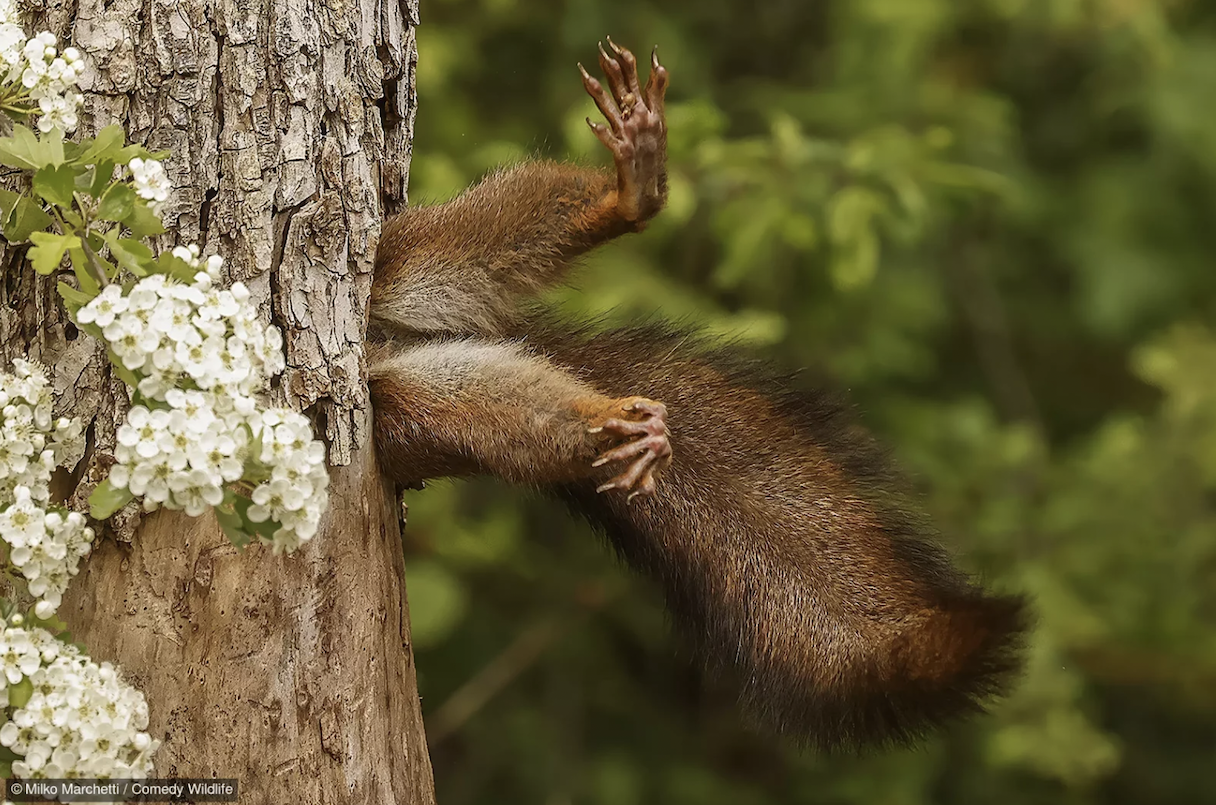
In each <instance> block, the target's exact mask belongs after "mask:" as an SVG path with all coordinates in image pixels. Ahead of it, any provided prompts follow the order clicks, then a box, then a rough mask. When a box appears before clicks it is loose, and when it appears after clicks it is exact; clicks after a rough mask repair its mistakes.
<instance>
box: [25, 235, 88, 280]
mask: <svg viewBox="0 0 1216 805" xmlns="http://www.w3.org/2000/svg"><path fill="white" fill-rule="evenodd" d="M30 240H31V241H33V243H34V248H32V249H30V255H29V257H30V264H31V265H33V266H34V270H35V271H37V272H38V273H39V274H50V273H51V272H52V271H54V270H55V269H57V268H59V264H60V263H62V262H63V253H64V252H66V251H67V250H68V249H78V248H80V238H78V237H76V236H75V235H55V234H52V233H50V232H32V233H30Z"/></svg>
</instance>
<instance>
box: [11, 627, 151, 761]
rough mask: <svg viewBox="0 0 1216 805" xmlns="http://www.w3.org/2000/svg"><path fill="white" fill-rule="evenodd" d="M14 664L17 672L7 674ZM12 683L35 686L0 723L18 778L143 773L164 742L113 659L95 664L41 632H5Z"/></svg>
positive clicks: (75, 650) (146, 706)
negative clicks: (156, 736)
mask: <svg viewBox="0 0 1216 805" xmlns="http://www.w3.org/2000/svg"><path fill="white" fill-rule="evenodd" d="M10 666H11V669H12V670H13V672H14V673H15V674H16V679H15V680H14V678H13V676H14V674H13V673H10ZM0 668H3V670H4V677H2V678H0V680H9V682H8V684H15V683H16V682H19V681H20V680H21V678H22V677H26V678H28V679H29V681H30V684H31V686H32V688H33V691H32V693H31V695H30V697H29V699H28V701H26V703H25V705H24V706H22V707H18V708H15V709H13V710H12V711H11V720H9V721H7V722H5V723H4V724H3V726H0V745H3V746H5V747H7V748H8V749H9V750H11V751H12V752H13V753H14V754H16V755H17V756H18V758H19V759H18V760H14V761H13V765H12V768H13V773H14V775H15V776H18V777H31V776H39V777H56V778H62V777H109V778H118V777H121V778H144V777H147V776H148V775H150V774H151V773H152V758H153V755H154V754H155V753H156V751H157V749H158V748H159V746H160V743H159V742H158V741H156V740H154V739H153V738H152V736H150V735H148V733H147V728H148V704H147V701H146V700H145V699H144V696H143V694H142V693H140V692H139V691H138V690H136V689H135V688H133V687H131V686H130V685H128V684H127V683H126V682H125V681H124V680H123V678H122V675H121V674H120V673H119V672H118V670H117V669H116V668H114V667H113V666H112V665H110V664H109V663H102V664H100V665H99V664H97V663H95V662H93V661H92V660H91V659H89V657H88V656H86V655H84V654H82V653H80V652H79V651H78V650H77V649H75V648H74V647H72V646H68V645H65V644H63V643H60V642H59V641H57V640H56V639H55V638H54V637H53V636H52V635H51V634H50V633H49V632H47V631H46V630H44V629H32V630H30V631H28V632H26V631H24V630H22V629H18V628H9V629H6V630H5V631H4V632H3V633H2V634H0Z"/></svg>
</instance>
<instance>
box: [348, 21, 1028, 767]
mask: <svg viewBox="0 0 1216 805" xmlns="http://www.w3.org/2000/svg"><path fill="white" fill-rule="evenodd" d="M608 44H609V48H610V50H611V53H609V52H608V51H607V50H605V48H604V47H603V45H602V44H601V45H600V47H599V65H600V68H601V69H602V71H603V74H604V76H605V77H606V84H607V89H605V87H604V84H602V83H601V82H600V81H599V80H597V79H596V78H594V77H592V76H591V75H590V74H589V73H588V72H587V71H586V69H584V68H583V66H582V65H581V64H580V65H579V70H580V72H581V73H582V80H583V85H584V88H585V89H586V91H587V93H588V94H589V95H590V96H591V98H592V99H593V100H594V102H595V104H596V106H597V107H598V108H599V111H600V112H601V113H602V114H603V116H604V118H605V120H606V121H607V122H606V123H602V122H592V121H591V119H590V118H588V120H587V123H588V125H589V126H590V127H591V130H592V132H594V134H595V136H596V137H597V138H599V140H600V141H601V142H602V143H603V144H604V146H606V147H607V148H608V150H609V151H610V152H611V154H612V157H613V162H614V163H615V170H613V171H607V170H597V169H591V168H584V167H576V166H573V165H567V164H559V163H555V162H549V161H531V162H526V163H524V164H521V165H518V166H516V167H513V168H510V169H506V170H500V171H498V172H495V173H493V174H492V175H490V176H489V177H487V178H485V179H484V180H483V181H481V182H480V183H479V184H476V185H475V186H473V187H472V188H471V189H469V190H467V191H466V192H465V193H464V194H463V195H460V196H459V197H457V198H455V199H454V200H452V201H449V202H447V203H443V204H438V205H434V206H423V207H417V208H411V209H407V210H406V211H405V212H404V213H402V214H401V215H399V216H397V217H395V218H393V219H390V220H389V221H387V222H386V223H385V226H384V229H383V233H382V236H381V240H380V243H379V246H378V249H377V253H376V261H375V273H374V278H373V284H372V293H371V307H370V319H371V325H370V327H369V340H368V346H367V350H368V351H367V354H368V366H369V368H368V382H369V387H370V392H371V398H372V407H373V411H374V435H375V444H376V449H377V451H378V455H379V460H380V462H381V466H382V468H383V471H384V472H385V473H386V474H387V475H388V476H390V477H391V479H392V480H393V481H394V482H396V483H397V484H398V485H400V486H409V485H416V484H417V483H418V482H419V481H422V480H425V479H428V478H434V477H443V476H470V475H475V474H488V475H492V476H496V477H498V478H501V479H505V480H506V481H509V482H513V483H517V484H524V485H528V486H530V487H534V488H536V489H539V490H542V491H544V492H546V493H548V494H550V495H552V496H554V497H557V498H560V499H562V500H564V501H566V502H567V503H569V504H570V505H571V506H572V507H573V508H574V509H575V511H576V512H578V513H580V514H581V515H583V516H584V517H585V518H586V519H588V520H589V521H591V522H592V524H594V525H596V526H598V528H599V529H600V530H602V531H603V532H605V533H606V534H607V536H608V538H609V540H610V541H611V543H612V544H613V546H614V547H615V549H616V551H617V552H618V553H619V554H620V556H621V557H622V558H623V559H624V560H625V561H626V563H627V564H629V565H631V566H632V567H634V568H635V569H637V570H639V571H640V572H641V573H642V574H643V575H645V576H647V577H649V578H650V579H652V580H654V581H656V582H657V583H658V584H659V585H660V586H661V587H662V589H663V591H664V593H665V598H666V602H667V605H668V608H669V609H670V611H671V613H672V615H673V618H674V620H675V622H676V625H677V627H678V628H679V629H680V631H682V632H683V633H684V634H685V635H686V637H687V638H688V639H689V640H690V642H691V644H692V646H693V648H694V649H695V651H696V654H697V655H698V657H699V658H700V660H701V661H702V662H703V664H704V665H706V666H707V667H708V668H709V670H710V671H712V672H716V673H719V674H725V675H726V676H727V677H728V678H731V679H733V680H734V681H735V682H736V683H737V685H738V688H739V698H740V704H741V706H742V708H743V710H744V712H745V713H746V714H748V715H749V716H750V717H751V719H752V720H753V721H754V722H757V723H758V724H759V726H761V727H762V728H767V729H768V730H770V731H772V732H775V733H778V734H783V735H787V736H792V737H793V738H794V739H795V740H797V741H799V742H800V743H803V744H809V745H812V746H814V747H818V748H822V749H829V750H830V749H834V748H845V749H855V748H861V747H863V746H866V745H874V744H878V745H885V744H899V743H907V742H909V741H911V740H912V739H915V738H917V737H919V736H921V735H923V734H924V733H926V732H927V731H928V730H930V729H931V728H934V727H936V726H937V725H939V724H941V723H943V722H946V721H948V720H952V719H953V718H955V717H957V716H961V715H964V714H967V713H971V712H976V711H979V710H982V709H983V705H984V703H985V701H986V700H987V699H988V698H989V697H990V696H991V695H993V694H996V693H999V692H1000V691H1001V689H1002V687H1003V683H1005V682H1006V681H1008V679H1009V678H1010V676H1011V675H1012V674H1014V673H1015V672H1016V670H1017V668H1018V665H1019V656H1018V655H1019V651H1018V649H1019V647H1020V643H1021V637H1022V635H1023V633H1024V631H1025V629H1026V626H1027V617H1026V614H1025V606H1024V602H1023V601H1022V599H1021V598H1020V597H1017V596H1003V595H994V594H990V593H987V592H985V591H984V590H983V589H982V588H981V587H980V586H978V585H977V584H976V583H975V582H973V581H972V580H970V579H969V578H968V577H967V576H965V575H964V574H963V573H961V572H960V571H958V570H956V569H955V568H954V567H953V566H952V564H951V562H950V559H949V558H948V556H947V555H946V553H945V552H944V551H943V550H942V549H941V548H940V547H939V546H938V544H937V543H936V542H935V538H934V534H933V532H932V531H931V529H930V528H929V527H928V525H927V524H926V523H924V522H923V518H922V517H921V516H919V515H918V514H916V513H915V511H914V508H912V507H909V506H907V505H905V503H904V501H906V500H907V498H908V497H909V496H908V495H906V494H905V493H904V492H902V491H901V487H900V483H899V481H898V479H897V476H895V475H894V474H893V473H892V471H891V470H890V469H889V465H888V462H887V460H886V459H885V457H884V453H883V451H882V450H881V449H880V448H879V447H878V446H877V445H876V443H875V442H874V440H873V439H872V438H871V437H870V436H869V435H867V434H866V433H865V432H864V431H863V430H861V429H860V428H859V427H858V426H857V425H856V424H854V422H853V419H852V416H851V414H850V412H849V409H848V408H847V407H846V406H845V405H843V404H841V403H838V402H836V401H834V398H833V397H832V396H831V395H828V394H823V393H815V394H808V393H805V392H802V391H797V390H795V389H794V387H793V385H792V383H791V379H790V378H789V377H788V376H783V375H782V374H781V373H779V372H776V371H773V370H772V369H769V368H768V367H766V366H765V364H764V363H762V362H759V361H757V360H755V359H751V358H747V357H745V356H742V355H740V354H737V353H735V352H732V351H731V350H730V349H726V348H722V347H719V346H716V345H715V344H713V343H711V342H709V341H708V340H706V339H704V338H700V337H698V336H697V335H696V334H695V333H689V332H682V331H680V330H679V329H678V328H675V327H666V326H661V325H652V326H646V327H635V328H629V329H624V330H618V331H614V332H598V333H597V332H591V331H589V330H588V329H586V328H580V327H571V326H565V325H561V324H554V323H552V322H547V321H545V320H544V319H543V318H538V317H537V316H535V315H532V314H530V313H529V312H528V306H527V305H526V304H525V303H526V302H527V300H528V299H529V298H530V297H532V296H534V295H535V294H536V293H537V292H538V291H540V290H541V289H543V288H544V287H546V286H549V285H552V284H554V283H557V282H559V281H560V280H561V279H562V278H563V277H564V276H565V275H566V273H567V271H568V270H569V269H570V267H571V264H572V263H573V262H575V260H576V259H577V258H578V257H579V256H580V255H582V254H583V253H585V252H587V251H588V250H589V249H592V248H593V247H595V246H597V245H599V244H602V243H605V242H607V241H609V240H611V239H613V238H616V237H618V236H620V235H624V234H626V233H631V232H640V231H641V230H643V229H644V228H645V226H646V224H647V222H648V221H649V220H650V219H652V218H653V217H654V216H655V215H656V214H657V213H658V212H659V211H660V210H661V209H662V208H663V206H664V202H665V199H666V195H667V175H666V138H667V130H666V122H665V119H664V96H665V92H666V88H667V85H668V78H669V76H668V71H667V69H666V67H664V66H663V65H661V64H660V63H659V60H658V56H657V52H655V53H652V55H651V64H650V75H649V78H648V81H647V83H646V86H645V87H642V86H640V84H639V77H638V66H637V60H636V58H635V57H634V55H633V54H632V53H630V52H629V51H628V50H626V49H625V48H622V47H619V46H617V45H616V44H614V43H613V42H612V41H611V39H609V40H608Z"/></svg>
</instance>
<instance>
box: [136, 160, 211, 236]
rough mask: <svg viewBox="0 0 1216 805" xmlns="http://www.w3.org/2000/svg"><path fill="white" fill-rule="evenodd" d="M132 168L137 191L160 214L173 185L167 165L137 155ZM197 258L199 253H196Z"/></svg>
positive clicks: (153, 210)
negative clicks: (166, 170)
mask: <svg viewBox="0 0 1216 805" xmlns="http://www.w3.org/2000/svg"><path fill="white" fill-rule="evenodd" d="M127 167H129V168H130V169H131V182H132V184H134V185H135V193H136V195H138V196H139V197H140V198H142V199H145V200H146V201H147V202H148V206H149V207H151V209H152V212H154V213H156V214H157V215H160V212H161V207H162V206H163V205H164V203H165V201H166V200H167V199H168V198H169V191H170V190H172V189H173V185H171V184H170V183H169V176H168V174H166V173H165V166H164V165H162V164H161V163H160V162H159V161H158V160H155V159H140V158H139V157H135V158H134V159H132V160H131V161H130V163H128V165H127ZM195 258H196V259H197V255H195Z"/></svg>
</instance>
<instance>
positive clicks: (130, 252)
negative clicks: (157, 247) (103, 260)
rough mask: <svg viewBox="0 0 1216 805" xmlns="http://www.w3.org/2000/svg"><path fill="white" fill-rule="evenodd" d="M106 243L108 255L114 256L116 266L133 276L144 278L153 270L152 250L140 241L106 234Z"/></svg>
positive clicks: (154, 266)
mask: <svg viewBox="0 0 1216 805" xmlns="http://www.w3.org/2000/svg"><path fill="white" fill-rule="evenodd" d="M106 243H107V244H108V245H109V247H110V254H112V255H114V259H115V260H117V261H118V264H119V265H120V266H122V267H123V268H125V269H127V270H128V271H130V272H131V273H132V274H134V275H135V276H137V277H146V276H147V275H148V273H149V272H150V271H153V270H155V268H156V263H155V262H154V261H153V259H152V250H151V249H150V248H148V247H147V245H145V244H144V243H142V242H141V241H138V240H135V239H134V238H119V237H115V236H114V235H113V234H112V233H108V234H107V235H106Z"/></svg>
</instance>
